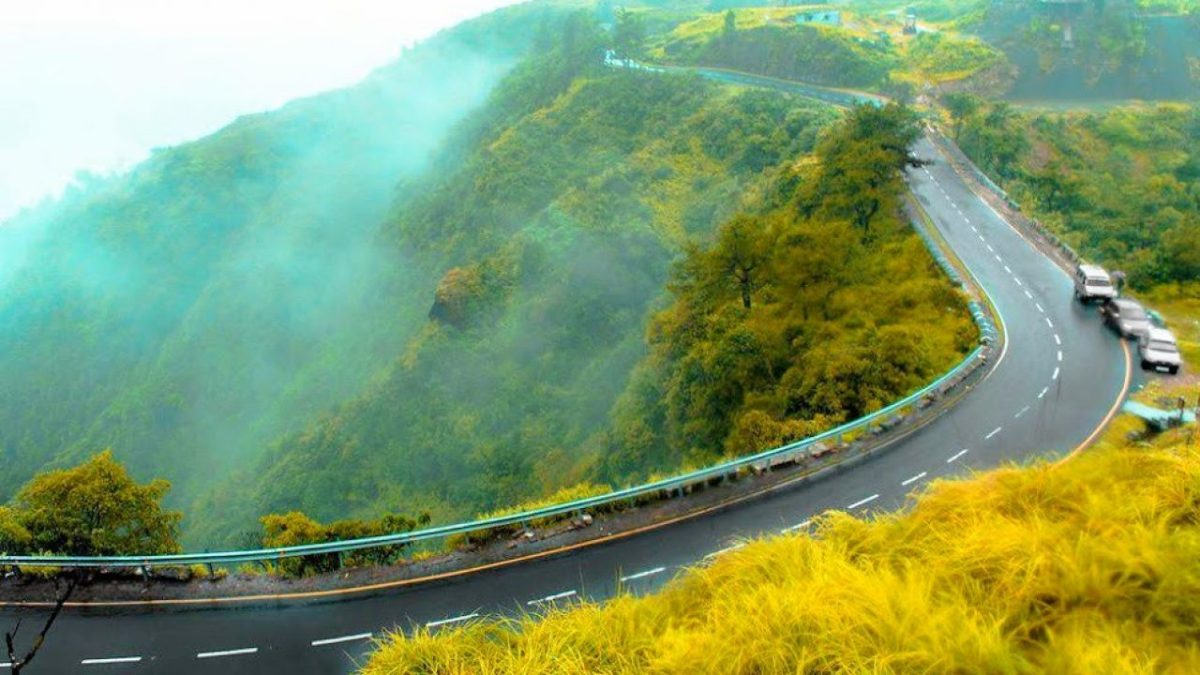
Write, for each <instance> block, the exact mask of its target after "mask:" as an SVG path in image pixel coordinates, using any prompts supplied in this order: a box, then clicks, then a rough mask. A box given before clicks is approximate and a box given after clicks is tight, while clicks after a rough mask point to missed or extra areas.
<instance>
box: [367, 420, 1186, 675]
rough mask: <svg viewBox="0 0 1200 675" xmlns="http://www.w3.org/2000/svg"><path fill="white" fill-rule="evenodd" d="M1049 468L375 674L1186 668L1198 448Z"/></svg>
mask: <svg viewBox="0 0 1200 675" xmlns="http://www.w3.org/2000/svg"><path fill="white" fill-rule="evenodd" d="M1118 428H1119V429H1120V432H1119V433H1114V434H1110V435H1109V438H1108V439H1107V440H1106V442H1105V443H1103V444H1101V446H1099V447H1098V448H1097V449H1095V450H1093V451H1090V452H1089V453H1086V454H1084V455H1081V456H1079V457H1077V458H1075V459H1073V460H1071V461H1069V462H1065V463H1058V464H1055V463H1050V462H1044V463H1036V464H1033V465H1030V466H1026V467H1005V468H1001V469H997V470H994V471H990V472H988V473H984V474H980V475H977V476H974V477H972V478H970V479H967V480H958V481H938V482H935V483H934V484H932V485H931V486H930V488H929V489H928V490H927V491H926V492H925V493H924V494H923V495H921V496H920V497H919V498H918V499H917V500H916V502H915V504H914V505H913V507H912V508H911V509H910V510H908V511H907V512H905V513H903V514H898V515H887V516H881V517H879V518H877V519H875V520H872V521H869V522H864V521H861V520H857V519H855V518H852V517H851V516H849V515H847V514H844V513H833V514H828V515H827V516H825V517H824V518H822V520H821V522H820V525H819V526H818V528H817V532H816V536H814V537H812V538H810V537H808V536H787V537H776V538H772V539H767V540H761V541H757V542H754V543H752V544H750V545H748V546H747V547H745V548H744V549H741V550H739V551H737V552H735V553H730V554H727V555H725V556H723V557H721V558H720V559H719V560H718V561H717V562H715V563H714V564H713V565H711V566H709V567H700V568H696V569H693V570H690V571H688V572H687V573H685V574H684V575H682V576H681V577H679V578H678V579H676V580H675V581H673V582H672V583H671V584H670V585H669V586H667V588H666V589H664V590H663V591H662V592H660V593H658V594H656V595H653V596H649V597H645V598H641V599H637V598H632V597H619V598H616V599H614V600H611V601H608V602H606V603H604V604H602V605H598V604H584V605H581V606H577V607H575V608H573V609H563V610H559V611H555V612H552V613H550V614H549V615H546V616H544V617H533V616H530V617H526V618H521V619H516V620H492V621H483V622H480V623H476V624H473V625H469V626H466V627H463V628H460V629H458V630H451V631H444V632H439V633H436V634H434V633H430V632H419V633H417V634H415V635H412V636H408V637H405V636H403V635H394V636H392V637H390V638H388V639H387V640H386V641H385V642H384V643H383V644H382V645H381V647H380V649H379V651H378V652H377V653H376V654H375V655H374V656H373V657H372V658H371V659H370V661H369V662H368V663H367V664H366V666H365V669H364V672H365V673H367V674H368V675H384V674H389V673H445V674H458V673H461V674H467V673H484V674H487V673H523V674H524V673H531V674H536V673H800V672H853V673H859V672H870V673H910V672H938V673H941V672H960V673H967V672H971V673H975V672H986V673H1033V672H1054V673H1099V672H1105V673H1112V672H1120V673H1139V672H1146V673H1149V672H1165V673H1197V672H1200V526H1198V525H1197V523H1198V522H1200V452H1198V451H1197V447H1196V445H1195V442H1194V441H1191V440H1190V438H1191V437H1190V436H1188V435H1187V434H1188V433H1189V432H1188V431H1177V432H1173V433H1172V434H1168V435H1164V436H1162V437H1160V438H1159V439H1158V440H1157V441H1155V442H1153V443H1133V442H1129V441H1125V440H1124V437H1123V434H1124V427H1122V426H1121V425H1120V424H1118Z"/></svg>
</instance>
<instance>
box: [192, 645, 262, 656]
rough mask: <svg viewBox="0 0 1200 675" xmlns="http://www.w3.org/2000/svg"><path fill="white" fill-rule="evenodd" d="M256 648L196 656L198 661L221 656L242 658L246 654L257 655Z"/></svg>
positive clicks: (202, 653) (205, 653)
mask: <svg viewBox="0 0 1200 675" xmlns="http://www.w3.org/2000/svg"><path fill="white" fill-rule="evenodd" d="M257 653H258V647H247V648H245V649H230V650H227V651H223V652H200V653H199V654H197V655H196V658H198V659H215V658H218V657H221V656H243V655H246V654H257Z"/></svg>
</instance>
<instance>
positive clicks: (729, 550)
mask: <svg viewBox="0 0 1200 675" xmlns="http://www.w3.org/2000/svg"><path fill="white" fill-rule="evenodd" d="M745 547H746V545H745V544H734V545H733V546H727V547H725V548H723V549H721V550H720V551H713V552H712V553H709V554H708V555H706V556H704V559H705V560H712V559H713V558H716V557H718V556H723V555H725V554H726V553H732V552H733V551H736V550H738V549H741V548H745Z"/></svg>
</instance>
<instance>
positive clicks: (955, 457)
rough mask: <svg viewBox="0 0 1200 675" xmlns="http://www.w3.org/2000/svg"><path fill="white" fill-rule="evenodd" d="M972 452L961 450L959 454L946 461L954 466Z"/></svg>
mask: <svg viewBox="0 0 1200 675" xmlns="http://www.w3.org/2000/svg"><path fill="white" fill-rule="evenodd" d="M970 451H971V450H970V449H966V450H960V451H959V452H958V453H957V454H955V455H951V456H950V459H948V460H946V463H947V464H953V463H954V462H957V461H958V460H960V459H962V456H963V455H965V454H967V453H968V452H970Z"/></svg>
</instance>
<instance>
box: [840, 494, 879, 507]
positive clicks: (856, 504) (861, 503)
mask: <svg viewBox="0 0 1200 675" xmlns="http://www.w3.org/2000/svg"><path fill="white" fill-rule="evenodd" d="M876 499H879V495H871V496H870V497H867V498H866V499H860V500H858V501H856V502H854V503H853V504H851V505H850V506H847V507H846V510H847V511H853V510H854V509H857V508H858V507H860V506H866V505H867V504H870V503H871V502H873V501H875V500H876Z"/></svg>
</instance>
